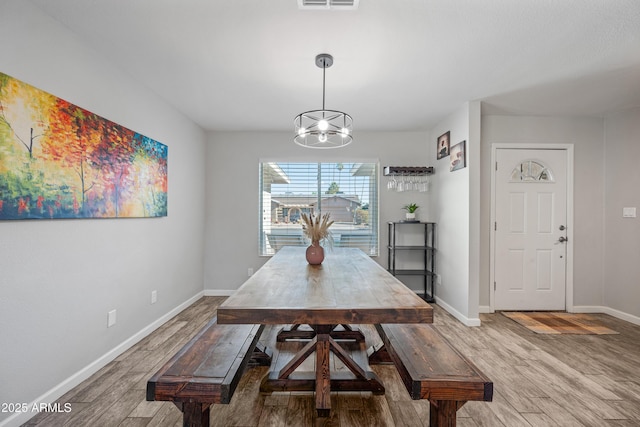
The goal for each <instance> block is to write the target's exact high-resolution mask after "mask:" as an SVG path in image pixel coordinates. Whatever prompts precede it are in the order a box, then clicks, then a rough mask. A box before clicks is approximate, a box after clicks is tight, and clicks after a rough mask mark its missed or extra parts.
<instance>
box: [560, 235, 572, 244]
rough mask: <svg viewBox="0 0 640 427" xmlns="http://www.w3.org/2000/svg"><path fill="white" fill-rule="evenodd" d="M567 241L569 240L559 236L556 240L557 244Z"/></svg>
mask: <svg viewBox="0 0 640 427" xmlns="http://www.w3.org/2000/svg"><path fill="white" fill-rule="evenodd" d="M568 240H569V239H567V238H566V237H564V236H560V238H559V239H558V242H560V243H564V242H566V241H568Z"/></svg>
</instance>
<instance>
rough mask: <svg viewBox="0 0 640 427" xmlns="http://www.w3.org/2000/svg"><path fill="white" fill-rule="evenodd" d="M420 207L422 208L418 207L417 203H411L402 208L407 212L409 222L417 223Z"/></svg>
mask: <svg viewBox="0 0 640 427" xmlns="http://www.w3.org/2000/svg"><path fill="white" fill-rule="evenodd" d="M419 207H420V206H418V205H416V204H415V203H409V204H408V205H405V206H403V207H402V209H404V210H405V211H407V213H406V218H407V221H415V219H416V211H417V210H418V208H419Z"/></svg>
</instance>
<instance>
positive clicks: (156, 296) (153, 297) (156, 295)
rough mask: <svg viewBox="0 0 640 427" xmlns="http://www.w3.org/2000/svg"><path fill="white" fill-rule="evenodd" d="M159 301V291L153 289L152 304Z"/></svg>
mask: <svg viewBox="0 0 640 427" xmlns="http://www.w3.org/2000/svg"><path fill="white" fill-rule="evenodd" d="M156 302H158V291H151V304H155V303H156Z"/></svg>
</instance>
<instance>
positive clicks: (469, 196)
mask: <svg viewBox="0 0 640 427" xmlns="http://www.w3.org/2000/svg"><path fill="white" fill-rule="evenodd" d="M447 131H450V132H451V134H450V144H451V146H453V145H455V144H457V143H459V142H461V141H466V150H467V157H466V158H467V167H466V168H464V169H459V170H456V171H453V172H451V171H450V170H449V161H450V158H449V157H445V158H443V159H440V160H436V161H435V164H434V166H435V167H436V175H435V179H434V183H433V194H432V197H433V204H434V206H436V209H437V210H436V212H435V213H434V220H435V221H436V222H437V223H438V237H437V242H436V246H437V248H438V252H437V258H436V266H437V268H436V270H437V272H438V275H439V279H440V280H439V281H440V283H439V284H438V285H437V286H436V296H437V302H438V304H440V305H443V306H444V307H445V308H446V309H447V310H448V311H449V312H451V313H452V314H453V315H454V316H456V317H457V318H458V319H459V320H460V321H462V322H463V323H465V324H466V325H469V326H474V325H479V324H480V320H479V315H478V293H479V290H478V286H479V284H478V277H479V262H478V259H479V249H480V237H479V236H480V228H479V226H480V222H479V208H480V199H479V181H480V180H479V177H480V104H479V103H478V102H469V103H466V104H465V105H463V106H462V107H460V108H459V109H458V110H457V111H455V112H454V113H453V114H451V115H450V116H449V117H447V118H446V119H444V120H443V121H441V122H440V123H438V125H436V126H435V127H434V128H432V129H431V134H430V138H429V139H430V141H432V142H433V144H432V145H433V151H434V152H435V141H436V140H437V138H438V136H439V135H442V134H443V133H445V132H447ZM434 158H435V153H434Z"/></svg>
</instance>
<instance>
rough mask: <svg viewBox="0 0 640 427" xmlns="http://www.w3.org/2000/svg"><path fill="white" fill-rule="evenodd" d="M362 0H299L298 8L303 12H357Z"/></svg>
mask: <svg viewBox="0 0 640 427" xmlns="http://www.w3.org/2000/svg"><path fill="white" fill-rule="evenodd" d="M358 3H360V0H298V8H299V9H302V10H322V9H324V10H327V9H333V10H355V9H357V8H358Z"/></svg>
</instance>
